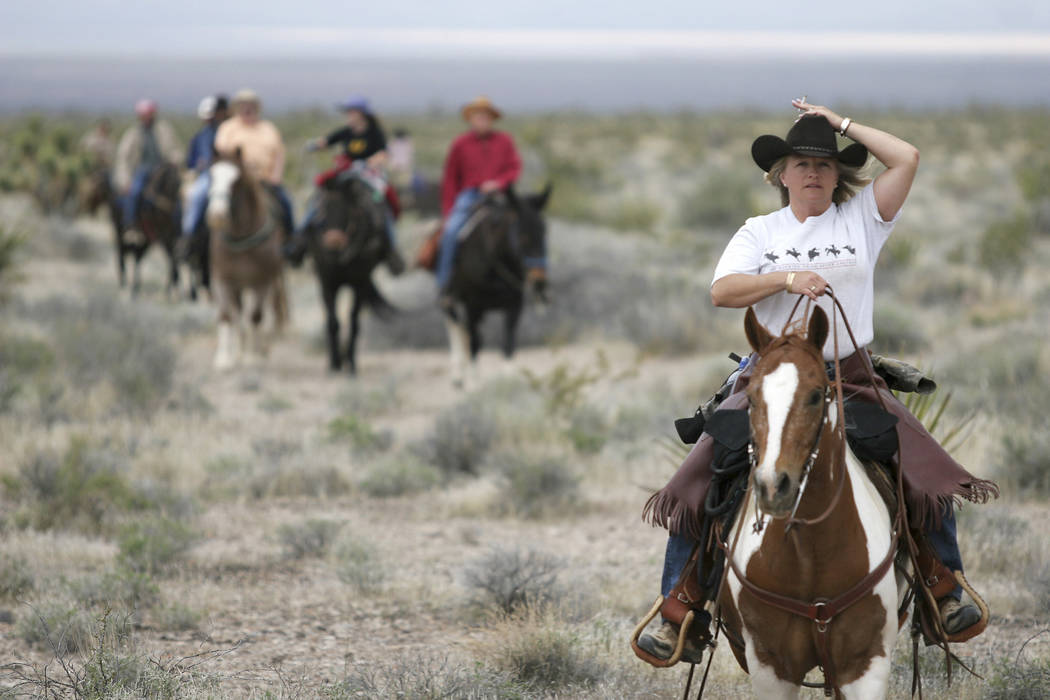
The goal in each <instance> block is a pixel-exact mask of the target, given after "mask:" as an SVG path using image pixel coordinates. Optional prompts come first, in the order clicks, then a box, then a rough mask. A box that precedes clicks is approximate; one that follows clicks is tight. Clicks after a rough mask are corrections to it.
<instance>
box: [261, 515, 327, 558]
mask: <svg viewBox="0 0 1050 700" xmlns="http://www.w3.org/2000/svg"><path fill="white" fill-rule="evenodd" d="M342 527H343V525H342V523H338V522H336V521H334V520H323V519H320V518H311V519H309V520H303V521H301V522H298V523H285V524H284V525H281V526H280V527H279V528H277V539H278V541H280V543H281V547H282V548H283V549H284V556H285V557H286V558H288V559H305V558H306V557H323V556H325V555H326V554H327V553H328V550H329V548H330V547H331V546H332V542H333V540H335V536H336V535H337V534H338V533H339V530H340V529H341V528H342Z"/></svg>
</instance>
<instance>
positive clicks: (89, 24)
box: [0, 0, 1050, 58]
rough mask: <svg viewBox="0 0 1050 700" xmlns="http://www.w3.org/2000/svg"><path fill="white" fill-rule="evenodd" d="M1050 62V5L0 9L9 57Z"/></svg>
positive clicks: (816, 2) (228, 3)
mask: <svg viewBox="0 0 1050 700" xmlns="http://www.w3.org/2000/svg"><path fill="white" fill-rule="evenodd" d="M705 51H706V52H721V53H723V54H724V53H725V52H732V51H739V52H743V53H746V52H755V51H761V52H767V53H768V52H781V51H785V52H788V53H791V54H794V55H805V54H807V53H813V54H814V55H828V54H841V53H843V52H847V53H848V52H851V51H856V52H860V53H864V52H867V53H918V54H927V55H929V54H938V53H948V54H953V53H969V54H976V55H1006V56H1009V55H1047V54H1050V2H1042V1H1040V2H1036V1H1033V0H998V1H997V2H982V3H960V2H959V1H958V0H882V1H880V2H876V3H857V2H843V0H813V1H811V2H808V3H804V4H803V3H798V2H785V1H783V0H779V1H772V0H750V1H748V0H745V1H744V2H736V3H727V2H724V1H719V2H710V1H698V0H643V1H639V0H603V1H601V2H573V1H571V0H490V1H489V2H474V1H467V0H452V1H441V0H401V1H400V2H394V3H391V2H377V1H376V0H370V1H369V2H345V1H340V0H32V1H25V0H2V2H0V54H7V55H12V54H23V55H24V54H32V55H70V54H94V55H100V54H104V55H128V54H132V55H134V54H144V53H145V54H152V55H161V56H180V57H188V56H265V55H270V56H275V55H276V56H293V55H299V56H318V55H326V54H330V55H340V56H348V55H351V56H352V55H382V56H398V55H408V56H420V55H438V56H440V55H446V56H451V55H464V54H467V55H507V56H542V55H552V56H574V57H586V56H593V57H595V58H608V57H617V58H623V57H625V56H631V55H653V54H657V55H660V54H662V55H689V54H696V53H702V52H705Z"/></svg>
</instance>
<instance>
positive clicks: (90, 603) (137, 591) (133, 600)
mask: <svg viewBox="0 0 1050 700" xmlns="http://www.w3.org/2000/svg"><path fill="white" fill-rule="evenodd" d="M64 588H65V590H66V592H67V593H68V595H69V596H70V597H71V598H72V599H73V600H74V601H75V602H76V604H77V605H78V606H80V607H81V608H82V609H91V608H96V609H97V608H104V609H109V608H113V609H119V610H124V611H133V610H138V609H141V608H151V607H153V606H155V605H156V604H157V603H158V602H159V601H160V589H159V588H158V587H157V584H156V583H154V581H153V579H152V578H150V575H149V574H147V573H145V572H142V571H134V570H132V569H130V568H128V567H126V566H118V567H117V568H114V569H110V570H108V571H103V572H101V573H93V574H88V575H86V576H81V577H79V578H75V579H72V580H70V581H67V582H66V583H65V586H64Z"/></svg>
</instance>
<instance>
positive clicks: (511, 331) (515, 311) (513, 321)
mask: <svg viewBox="0 0 1050 700" xmlns="http://www.w3.org/2000/svg"><path fill="white" fill-rule="evenodd" d="M519 320H521V305H520V304H518V305H516V306H512V307H510V308H509V309H507V310H506V312H505V313H504V315H503V356H504V357H506V358H507V359H508V360H509V359H511V358H512V357H514V351H515V350H516V349H517V347H518V321H519Z"/></svg>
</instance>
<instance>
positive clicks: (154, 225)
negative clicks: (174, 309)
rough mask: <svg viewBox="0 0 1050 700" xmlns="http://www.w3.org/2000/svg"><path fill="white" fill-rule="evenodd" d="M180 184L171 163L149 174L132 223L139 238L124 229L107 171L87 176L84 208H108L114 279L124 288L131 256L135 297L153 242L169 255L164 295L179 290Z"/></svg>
mask: <svg viewBox="0 0 1050 700" xmlns="http://www.w3.org/2000/svg"><path fill="white" fill-rule="evenodd" d="M180 184H181V183H180V179H179V171H178V168H176V167H175V166H174V165H172V164H170V163H167V164H165V165H162V166H160V167H158V168H156V169H154V170H153V172H151V173H150V175H149V178H148V180H147V182H146V187H145V188H144V190H143V193H142V199H141V201H140V203H139V207H138V211H137V213H136V216H135V221H134V223H133V229H134V231H136V232H137V234H138V235H132V234H131V233H129V230H128V229H127V228H125V226H124V216H123V207H122V206H121V201H120V196H119V194H118V193H117V192H116V190H115V189H114V187H113V184H112V180H111V179H110V173H109V171H108V170H105V169H98V170H95V171H94V172H93V173H92V174H91V175H90V176H89V177H88V185H87V191H86V193H85V195H84V207H85V209H86V210H87V211H88V212H89V213H91V214H94V213H95V211H97V209H98V207H99V206H102V205H105V206H106V208H107V209H108V212H109V218H110V221H111V222H112V224H113V241H114V245H115V247H116V254H117V278H118V279H119V281H120V286H121V287H125V286H127V263H126V258H127V256H129V255H130V256H131V257H132V261H133V263H134V268H133V270H132V281H131V292H132V294H137V293H138V291H139V289H140V287H141V285H142V277H141V272H140V267H141V264H142V258H143V257H145V255H146V252H147V251H148V250H149V248H150V246H151V245H153V244H154V243H157V244H158V245H160V246H161V247H162V248H163V249H164V252H165V253H166V254H167V256H168V286H167V292H168V293H169V294H170V293H172V292H173V291H175V290H176V289H178V285H179V267H178V264H177V262H176V259H175V242H176V241H177V240H178V239H179V231H180V221H179V217H180V214H179V188H180Z"/></svg>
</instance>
